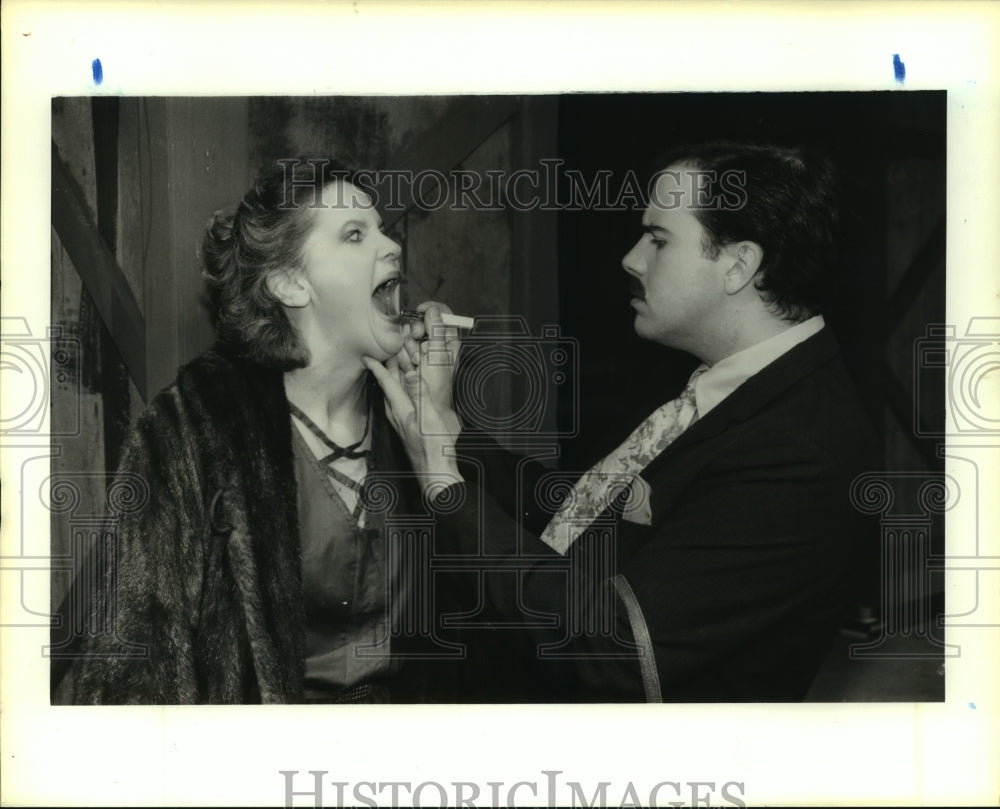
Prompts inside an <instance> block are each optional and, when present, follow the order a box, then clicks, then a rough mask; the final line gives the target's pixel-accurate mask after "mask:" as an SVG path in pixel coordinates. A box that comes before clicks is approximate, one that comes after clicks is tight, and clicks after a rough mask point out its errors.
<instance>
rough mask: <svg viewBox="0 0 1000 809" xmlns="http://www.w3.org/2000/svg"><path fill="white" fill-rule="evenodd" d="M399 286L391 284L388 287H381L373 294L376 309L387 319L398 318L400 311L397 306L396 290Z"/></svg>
mask: <svg viewBox="0 0 1000 809" xmlns="http://www.w3.org/2000/svg"><path fill="white" fill-rule="evenodd" d="M397 288H398V285H396V284H390V285H389V286H386V287H379V288H378V289H376V290H375V291H374V292H373V293H372V301H373V302H374V304H375V308H376V309H378V310H379V311H380V312H381V313H382V314H383V315H385V316H386V317H396V316H398V315H399V309H398V307H397V306H396V290H397Z"/></svg>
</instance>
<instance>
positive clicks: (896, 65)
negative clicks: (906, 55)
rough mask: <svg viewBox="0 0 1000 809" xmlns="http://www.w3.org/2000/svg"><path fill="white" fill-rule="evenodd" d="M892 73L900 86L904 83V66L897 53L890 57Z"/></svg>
mask: <svg viewBox="0 0 1000 809" xmlns="http://www.w3.org/2000/svg"><path fill="white" fill-rule="evenodd" d="M892 72H893V73H895V74H896V81H897V82H899V83H900V84H902V83H903V82H904V81H906V65H904V64H903V60H902V59H900V58H899V54H898V53H894V54H893V55H892Z"/></svg>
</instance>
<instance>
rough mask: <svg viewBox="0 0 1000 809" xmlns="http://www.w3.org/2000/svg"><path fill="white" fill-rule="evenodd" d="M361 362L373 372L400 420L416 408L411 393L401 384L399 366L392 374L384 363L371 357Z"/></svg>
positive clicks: (364, 358) (388, 402)
mask: <svg viewBox="0 0 1000 809" xmlns="http://www.w3.org/2000/svg"><path fill="white" fill-rule="evenodd" d="M361 361H362V362H363V363H364V364H365V368H367V369H368V370H369V371H371V372H372V376H374V377H375V381H376V382H378V385H379V387H380V388H382V393H383V394H385V400H386V403H387V404H388V405H389V406H390V407H391V408H392V409H393V411H395V413H396V415H397V416H398V417H399V418H400V420H402V419H404V418H405V414H406V413H407V412H409V411H412V410H413V409H414V408H413V400H412V399H411V398H410V395H409V393H407V392H406V391H405V390H404V389H403V387H402V386H401V385H400V383H399V378H398V366H397V372H396V373H390V371H389V370H388V369H387V368H385V367H384V366H383V365H382V363H380V362H377V361H376V360H374V359H372V358H371V357H362V358H361ZM389 362H392V358H390V359H389Z"/></svg>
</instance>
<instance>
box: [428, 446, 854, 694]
mask: <svg viewBox="0 0 1000 809" xmlns="http://www.w3.org/2000/svg"><path fill="white" fill-rule="evenodd" d="M847 497H848V492H847V483H845V477H844V474H843V473H842V471H841V469H840V465H839V464H838V463H837V461H836V460H835V458H834V457H833V456H832V455H831V454H830V453H828V452H826V451H825V450H824V449H823V448H821V447H819V446H817V445H816V444H815V443H814V442H813V441H812V439H810V438H808V437H806V436H804V435H794V434H790V433H758V434H756V435H749V436H743V437H738V438H736V439H734V440H732V441H731V442H729V443H728V444H726V445H723V446H720V447H719V448H718V451H717V452H716V453H714V455H713V456H712V458H711V459H708V460H707V461H706V462H705V463H704V466H703V468H702V469H701V470H700V471H699V472H698V474H697V475H695V476H694V477H693V478H691V479H690V481H688V482H687V483H684V484H679V485H678V487H677V488H675V489H673V490H671V486H670V483H669V482H667V483H666V484H662V485H661V484H657V485H656V486H654V488H653V502H652V512H653V524H652V525H651V526H635V525H632V524H630V523H626V522H622V521H619V522H618V523H617V528H618V530H619V531H620V532H621V535H620V537H619V538H620V539H621V540H622V542H624V541H626V540H628V542H629V544H630V546H631V547H632V548H634V550H632V551H630V552H629V554H628V556H627V558H624V559H622V560H621V563H620V565H619V567H618V569H617V570H615V571H607V570H606V569H605V570H602V572H601V576H600V579H599V580H595V581H587V582H585V584H584V586H583V587H582V588H579V587H578V588H577V590H578V591H579V592H585V593H587V599H588V603H587V604H586V605H584V612H585V614H588V615H590V616H591V618H593V619H594V620H595V621H596V625H599V626H604V627H605V628H607V627H609V626H613V627H615V629H614V631H613V632H610V633H609V632H603V633H592V634H590V635H585V636H583V637H578V638H576V639H575V641H574V643H573V644H572V650H573V652H574V653H575V654H577V655H579V656H578V657H577V658H576V660H575V661H574V662H573V663H572V664H571V665H567V664H566V662H563V663H562V664H561V665H557V664H550V663H547V662H545V661H543V660H541V659H540V658H538V656H537V654H536V660H535V662H536V663H537V664H538V665H537V669H538V671H539V673H540V676H543V677H547V678H548V679H550V680H553V681H556V680H558V681H561V682H563V683H566V682H572V683H573V687H574V688H576V689H580V691H579V694H578V697H579V698H584V699H600V700H628V699H648V698H650V697H651V694H650V689H649V688H648V687H644V683H643V673H644V671H645V672H646V673H647V675H648V664H649V661H648V658H647V661H646V666H645V667H644V666H642V665H641V663H642V657H641V654H636V655H633V656H632V657H631V659H629V658H627V657H615V656H613V655H615V654H617V653H620V652H621V649H622V643H621V641H625V642H626V643H631V644H637V643H638V644H639V645H640V647H641V641H642V640H643V639H644V638H645V637H646V636H647V635H648V638H649V639H650V640H651V643H652V647H653V649H654V650H655V655H654V659H655V664H656V666H655V670H656V675H657V678H658V682H659V685H660V687H661V689H662V697H663V698H664V699H666V700H698V699H702V698H710V697H704V696H703V695H710V694H713V693H734V694H737V695H738V693H739V689H740V688H744V687H746V688H748V689H749V691H752V692H753V695H759V694H760V693H765V694H766V693H769V691H768V689H771V688H772V685H771V684H770V683H769V678H771V677H772V676H773V671H774V670H775V668H780V669H783V672H782V674H781V676H780V677H778V678H777V679H776V680H775V682H774V683H773V690H774V693H775V698H783V695H784V694H786V693H788V689H790V688H792V689H793V690H794V689H798V688H799V685H800V681H804V682H806V685H807V684H808V680H809V679H810V678H811V676H812V672H813V671H814V670H815V663H816V660H815V658H816V656H817V655H820V654H822V647H823V644H822V643H819V642H818V641H817V638H820V637H823V638H825V637H826V635H825V633H828V631H829V628H830V626H832V625H833V622H835V620H836V613H837V605H838V604H839V599H838V593H837V588H838V586H839V585H840V581H841V577H842V574H843V571H844V568H845V566H846V564H847V560H848V556H849V549H850V546H851V540H852V536H850V531H851V530H852V529H851V526H850V524H849V521H847V520H845V519H844V516H843V515H845V513H849V512H850V508H849V504H848V503H847V502H846V499H847ZM440 530H441V532H442V536H443V537H446V538H447V539H445V540H444V541H445V542H446V543H450V548H451V549H452V550H454V551H458V550H460V549H461V548H463V547H464V548H468V547H469V543H470V540H471V539H472V538H479V539H481V540H482V541H483V548H484V550H485V552H486V553H487V554H495V555H508V556H513V555H518V554H519V553H523V554H526V555H532V556H534V557H536V559H535V563H534V565H533V567H532V568H531V570H530V571H529V572H527V573H524V574H522V577H523V578H522V588H523V590H522V593H521V594H520V595H521V603H519V602H518V594H517V593H516V592H514V590H513V588H512V586H511V578H510V576H498V575H495V574H490V573H487V574H485V575H484V577H483V578H484V584H485V587H486V593H487V596H488V599H489V602H490V603H491V604H492V605H493V606H494V607H495V608H496V609H497V610H498V611H499V612H501V613H504V614H510V615H513V614H517V613H519V612H520V611H521V609H522V604H523V606H526V607H528V608H529V609H533V610H538V611H541V612H543V613H559V614H560V616H561V618H562V621H563V622H564V623H563V626H566V625H567V624H568V623H569V622H570V621H571V620H572V618H573V616H571V615H568V614H567V605H568V603H569V600H568V599H569V594H568V593H567V589H566V587H567V584H566V583H567V581H568V577H567V576H566V575H565V573H560V572H557V571H562V570H564V569H565V566H566V560H565V559H563V557H560V556H558V555H557V554H555V553H554V552H553V551H551V550H550V549H549V548H548V546H547V545H545V544H544V543H542V542H541V541H540V540H539V539H538V537H537V534H536V533H534V532H532V531H528V530H526V529H524V527H523V526H521V527H520V528H519V526H518V525H517V523H516V521H515V520H513V519H512V518H511V516H510V515H509V514H508V513H507V512H506V511H505V510H504V509H503V508H501V507H500V505H499V503H498V502H497V501H496V500H495V499H494V498H493V497H492V496H491V494H490V493H489V492H487V491H485V490H484V489H483V488H481V487H479V486H478V485H476V484H475V483H469V484H466V486H465V501H464V504H463V506H462V507H460V508H459V509H458V510H457V511H454V512H452V513H451V514H449V515H446V516H445V517H444V518H443V520H442V523H441V525H440ZM536 530H540V528H537V527H536ZM518 538H519V540H520V545H518ZM588 550H589V549H588V548H587V547H586V546H585V543H584V541H583V540H578V542H577V544H576V545H574V547H573V549H572V550H571V552H570V557H571V558H570V562H572V563H574V564H579V563H581V562H582V563H583V566H584V567H585V568H586V567H587V565H589V566H590V570H593V569H594V568H593V564H592V563H593V554H589V555H588ZM609 572H610V573H611V575H606V574H607V573H609ZM615 574H616V575H615ZM578 583H579V582H578ZM623 585H624V586H623ZM629 592H630V593H631V594H632V595H634V600H633V601H632V603H631V604H629V603H627V601H626V597H627V596H628V594H629ZM555 634H558V633H555V632H553V631H551V630H540V629H537V628H536V629H533V630H531V635H532V640H533V642H534V647H535V649H536V651H537V649H538V647H539V645H541V644H545V643H551V642H552V640H553V637H554V635H555ZM733 660H738V661H739V663H738V665H736V666H735V667H734V666H733V665H732V661H733ZM713 666H717V669H713ZM798 669H801V670H800V671H799V670H798ZM647 679H648V677H647ZM789 684H792V685H789ZM793 686H794V687H793ZM801 690H804V687H803V689H801ZM748 693H749V692H748ZM753 695H751V696H752V698H756V696H753ZM748 698H751V697H748Z"/></svg>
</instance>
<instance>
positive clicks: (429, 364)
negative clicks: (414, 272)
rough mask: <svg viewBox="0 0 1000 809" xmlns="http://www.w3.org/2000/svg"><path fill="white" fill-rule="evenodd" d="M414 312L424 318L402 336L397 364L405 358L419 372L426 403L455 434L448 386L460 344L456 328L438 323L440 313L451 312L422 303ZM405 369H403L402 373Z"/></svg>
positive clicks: (455, 418)
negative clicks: (427, 402)
mask: <svg viewBox="0 0 1000 809" xmlns="http://www.w3.org/2000/svg"><path fill="white" fill-rule="evenodd" d="M417 311H418V312H421V313H422V314H423V315H424V319H423V321H419V320H418V321H416V322H414V323H411V324H410V326H409V329H408V333H406V334H405V336H404V341H403V351H402V352H400V361H401V362H405V360H406V359H408V360H409V363H410V365H411V366H412V367H414V368H418V369H419V371H420V377H421V379H422V380H423V382H424V383H425V384H426V386H427V397H428V401H429V402H430V403H431V404H432V405H433V406H434V407H435V408H436V409H437V411H438V412H439V413H440V414H441V416H442V417H443V418H444V419H445V420H446V422H447V428H448V429H449V431H451V432H454V433H455V434H456V435H457V434H458V431H459V430H460V429H461V424H460V423H459V420H458V415H457V414H456V413H455V411H454V409H453V407H452V384H453V382H454V377H455V365H456V363H457V362H458V352H459V350H460V349H461V347H462V341H461V340H460V339H459V337H458V329H456V328H454V327H446V326H445V325H444V323H443V322H442V321H441V313H442V312H449V313H450V312H451V309H450V308H449V307H448V306H447V305H446V304H443V303H438V302H436V301H424V303H422V304H420V305H419V306H417ZM425 338H426V339H425ZM404 353H405V358H404ZM408 370H409V368H407V367H403V371H404V372H406V371H408Z"/></svg>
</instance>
